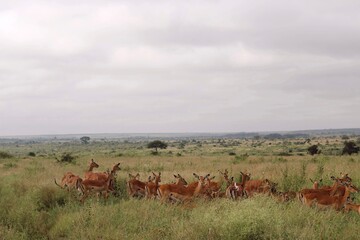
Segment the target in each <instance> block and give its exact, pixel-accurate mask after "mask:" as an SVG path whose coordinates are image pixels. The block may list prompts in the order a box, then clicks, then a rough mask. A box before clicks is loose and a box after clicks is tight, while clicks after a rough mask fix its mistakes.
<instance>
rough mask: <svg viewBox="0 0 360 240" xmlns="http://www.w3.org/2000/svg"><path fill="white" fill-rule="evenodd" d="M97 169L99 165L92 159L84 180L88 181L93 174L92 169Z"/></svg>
mask: <svg viewBox="0 0 360 240" xmlns="http://www.w3.org/2000/svg"><path fill="white" fill-rule="evenodd" d="M98 167H99V164H97V163H96V162H95V161H94V159H91V162H90V166H89V170H88V171H86V172H85V179H88V178H91V176H92V175H93V174H95V173H94V172H93V169H94V168H98Z"/></svg>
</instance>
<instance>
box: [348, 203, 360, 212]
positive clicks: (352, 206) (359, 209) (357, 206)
mask: <svg viewBox="0 0 360 240" xmlns="http://www.w3.org/2000/svg"><path fill="white" fill-rule="evenodd" d="M344 210H345V212H349V211H354V212H357V213H359V214H360V204H354V203H350V202H346V203H345V208H344Z"/></svg>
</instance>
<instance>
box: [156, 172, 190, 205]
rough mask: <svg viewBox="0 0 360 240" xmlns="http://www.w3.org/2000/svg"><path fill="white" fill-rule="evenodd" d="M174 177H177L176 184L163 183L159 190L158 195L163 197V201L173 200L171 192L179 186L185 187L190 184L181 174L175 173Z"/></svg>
mask: <svg viewBox="0 0 360 240" xmlns="http://www.w3.org/2000/svg"><path fill="white" fill-rule="evenodd" d="M174 177H175V178H176V179H177V180H176V183H175V184H163V185H160V186H159V188H158V190H157V196H158V198H160V199H161V201H162V202H165V201H169V200H170V201H171V199H170V194H171V192H174V191H176V189H177V188H179V187H185V186H186V185H187V184H188V183H187V182H186V180H185V179H184V178H183V177H182V176H181V175H180V174H178V175H174Z"/></svg>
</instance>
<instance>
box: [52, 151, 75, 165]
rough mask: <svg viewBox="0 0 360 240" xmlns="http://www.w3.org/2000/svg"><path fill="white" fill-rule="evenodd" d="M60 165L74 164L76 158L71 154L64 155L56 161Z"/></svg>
mask: <svg viewBox="0 0 360 240" xmlns="http://www.w3.org/2000/svg"><path fill="white" fill-rule="evenodd" d="M56 160H57V161H58V162H60V163H74V162H75V157H74V156H73V155H72V154H71V153H63V155H62V156H61V157H60V159H56Z"/></svg>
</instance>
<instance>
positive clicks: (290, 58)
mask: <svg viewBox="0 0 360 240" xmlns="http://www.w3.org/2000/svg"><path fill="white" fill-rule="evenodd" d="M359 13H360V1H358V0H354V1H351V0H344V1H339V0H335V1H332V0H317V1H306V0H305V1H291V0H277V1H268V0H263V1H246V0H244V1H239V0H234V1H211V0H206V1H170V0H167V1H137V0H131V1H105V0H99V1H94V0H84V1H80V0H78V1H73V0H69V1H67V0H64V1H50V0H44V1H17V0H13V1H5V0H0V112H1V117H0V136H6V135H23V134H61V133H132V132H133V133H143V132H234V131H235V132H239V131H267V130H271V131H272V130H300V129H319V128H321V129H323V128H350V127H360V111H359V109H360V14H359Z"/></svg>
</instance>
